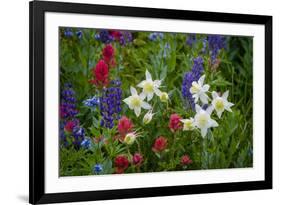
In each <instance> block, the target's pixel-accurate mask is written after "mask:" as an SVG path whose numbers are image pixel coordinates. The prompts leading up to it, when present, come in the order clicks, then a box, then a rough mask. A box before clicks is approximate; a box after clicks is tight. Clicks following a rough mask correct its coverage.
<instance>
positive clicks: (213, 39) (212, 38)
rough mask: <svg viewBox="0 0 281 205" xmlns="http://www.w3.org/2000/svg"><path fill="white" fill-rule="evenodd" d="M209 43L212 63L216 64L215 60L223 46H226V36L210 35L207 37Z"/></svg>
mask: <svg viewBox="0 0 281 205" xmlns="http://www.w3.org/2000/svg"><path fill="white" fill-rule="evenodd" d="M207 41H208V43H209V50H210V54H211V63H212V64H214V63H215V60H216V58H217V56H218V54H219V51H220V50H221V49H222V48H225V47H226V38H225V37H224V36H222V35H209V36H208V37H207Z"/></svg>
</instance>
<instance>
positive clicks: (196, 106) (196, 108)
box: [195, 104, 201, 113]
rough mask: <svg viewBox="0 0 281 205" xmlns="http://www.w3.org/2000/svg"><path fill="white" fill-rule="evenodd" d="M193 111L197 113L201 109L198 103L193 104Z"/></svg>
mask: <svg viewBox="0 0 281 205" xmlns="http://www.w3.org/2000/svg"><path fill="white" fill-rule="evenodd" d="M195 111H196V112H197V113H199V112H200V111H201V107H200V106H199V105H198V104H196V105H195Z"/></svg>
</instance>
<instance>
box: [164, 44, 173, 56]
mask: <svg viewBox="0 0 281 205" xmlns="http://www.w3.org/2000/svg"><path fill="white" fill-rule="evenodd" d="M170 49H171V46H170V44H169V43H165V46H164V51H163V58H166V57H167V55H168V54H169V52H170Z"/></svg>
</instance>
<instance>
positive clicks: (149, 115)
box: [142, 110, 155, 124]
mask: <svg viewBox="0 0 281 205" xmlns="http://www.w3.org/2000/svg"><path fill="white" fill-rule="evenodd" d="M154 114H155V113H152V110H149V111H148V112H147V113H146V114H145V115H144V116H143V120H142V121H143V123H144V124H148V123H150V121H151V120H152V117H153V115H154Z"/></svg>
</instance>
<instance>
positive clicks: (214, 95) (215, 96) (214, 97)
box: [212, 91, 219, 99]
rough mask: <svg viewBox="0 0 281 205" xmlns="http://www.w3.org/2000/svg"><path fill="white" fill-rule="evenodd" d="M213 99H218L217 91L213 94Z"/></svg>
mask: <svg viewBox="0 0 281 205" xmlns="http://www.w3.org/2000/svg"><path fill="white" fill-rule="evenodd" d="M212 97H213V99H216V98H217V97H219V95H218V93H217V92H216V91H213V92H212Z"/></svg>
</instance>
